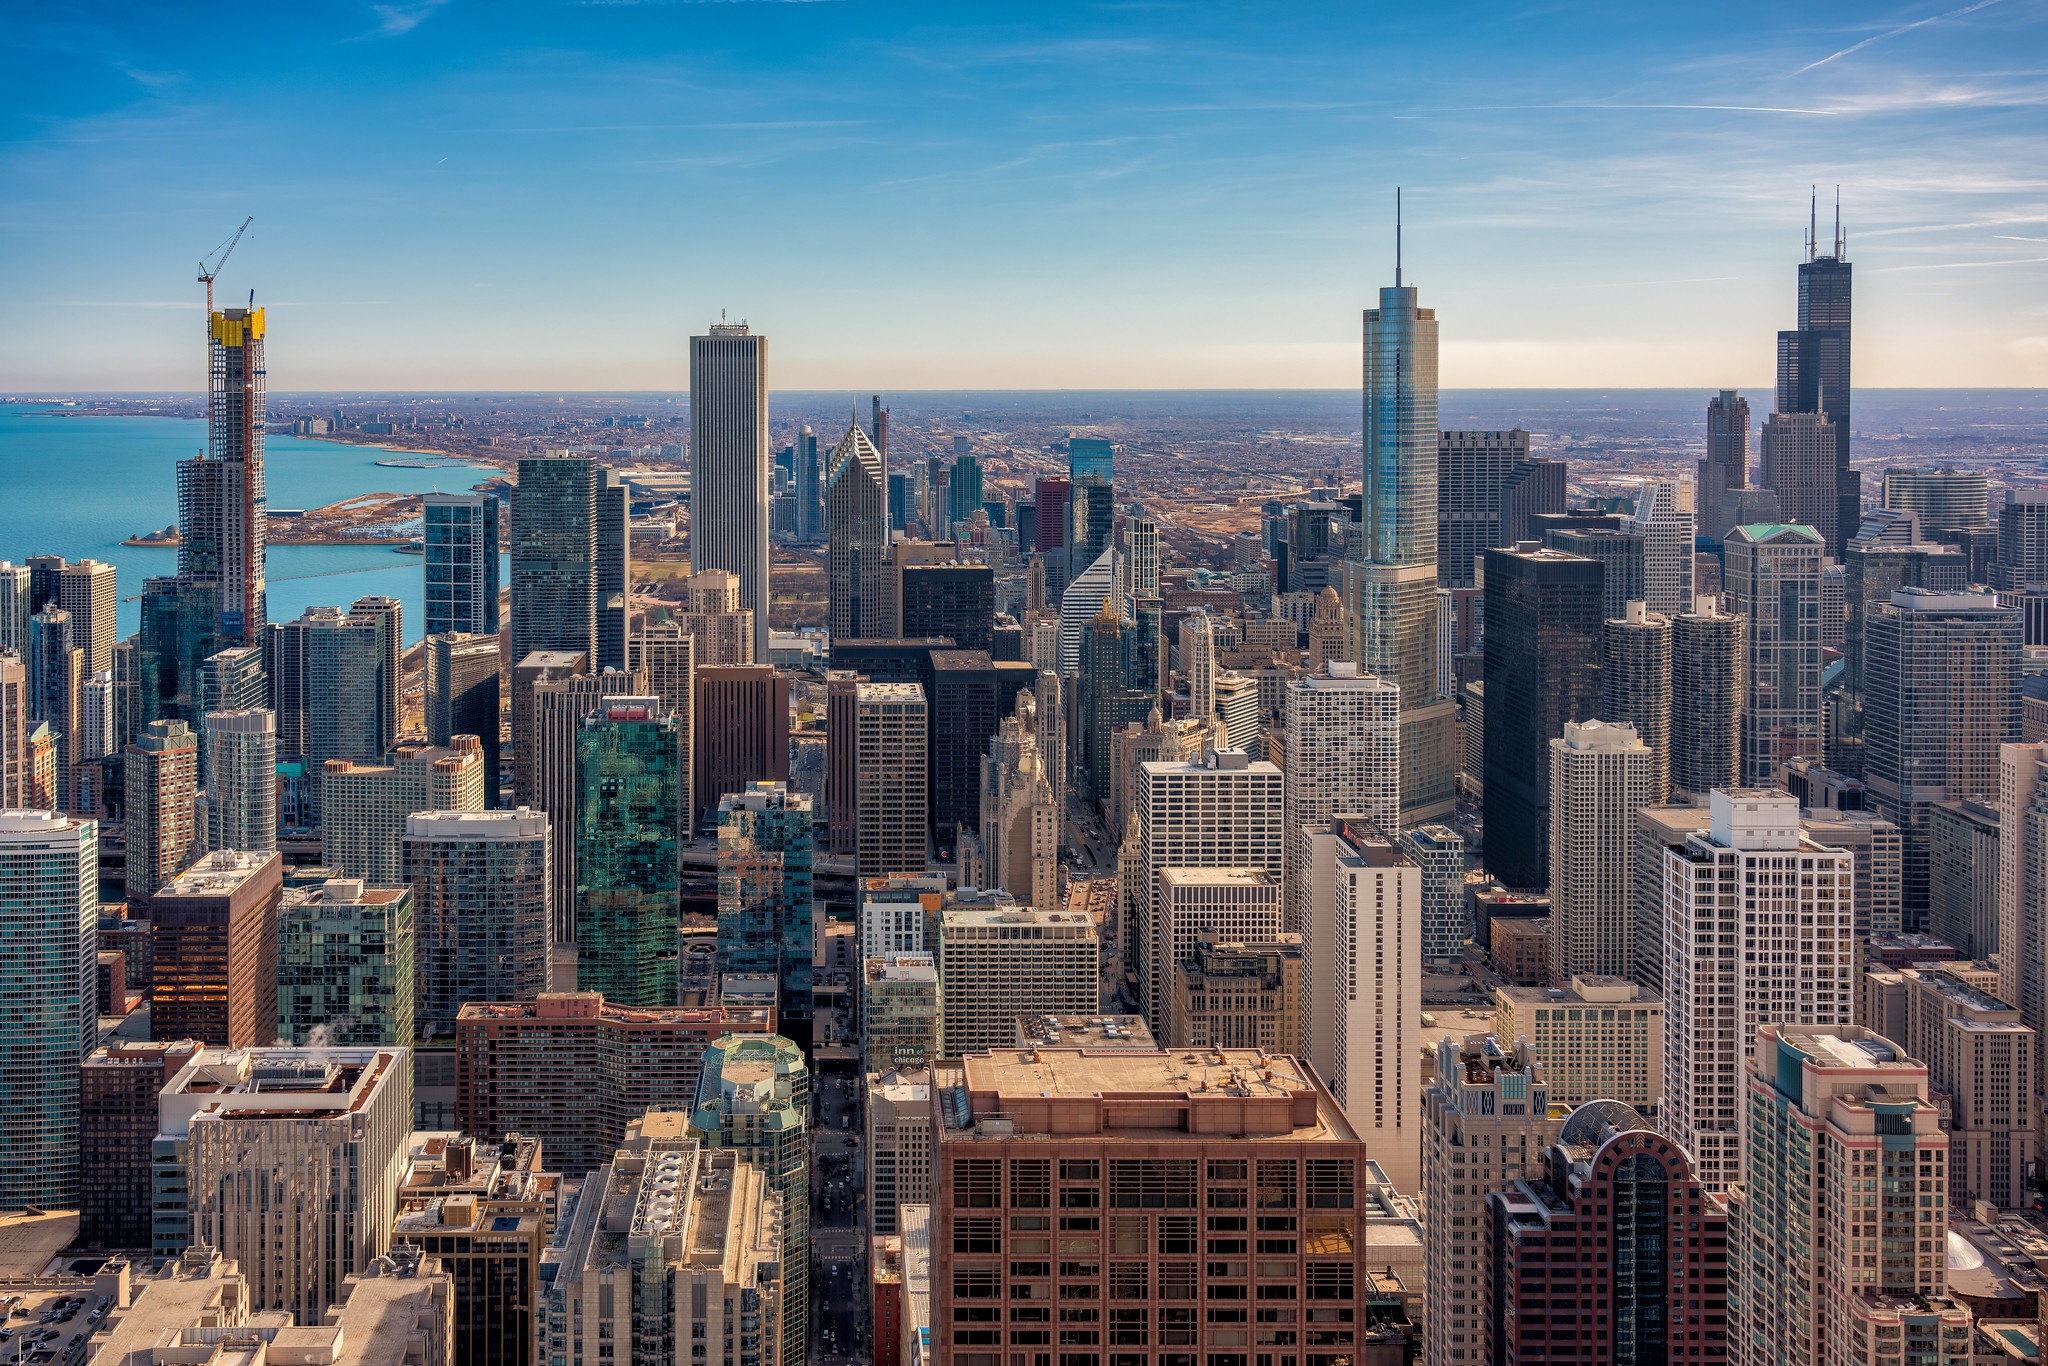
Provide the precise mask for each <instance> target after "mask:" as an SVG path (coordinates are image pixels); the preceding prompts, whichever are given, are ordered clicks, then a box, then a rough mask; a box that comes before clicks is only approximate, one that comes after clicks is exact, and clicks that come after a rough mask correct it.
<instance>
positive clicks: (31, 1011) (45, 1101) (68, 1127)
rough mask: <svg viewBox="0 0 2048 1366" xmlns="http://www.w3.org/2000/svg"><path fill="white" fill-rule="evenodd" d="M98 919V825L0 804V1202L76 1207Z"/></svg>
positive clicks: (7, 1206)
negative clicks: (2, 948)
mask: <svg viewBox="0 0 2048 1366" xmlns="http://www.w3.org/2000/svg"><path fill="white" fill-rule="evenodd" d="M98 926H99V827H98V825H97V824H96V823H94V822H92V821H89V820H79V819H77V818H76V817H72V816H66V815H62V814H59V813H58V812H54V811H22V810H0V939H4V941H5V943H6V945H7V951H6V952H5V953H4V954H0V1148H4V1149H5V1151H6V1153H7V1160H6V1161H5V1162H0V1213H8V1214H13V1213H17V1212H19V1211H21V1210H25V1209H28V1208H30V1207H35V1208H39V1209H77V1208H78V1207H79V1206H78V1194H79V1138H80V1135H79V1067H80V1065H81V1064H83V1063H84V1061H85V1059H86V1057H87V1056H88V1055H90V1054H91V1052H92V1049H93V1045H94V1043H96V1042H97V1036H98V1023H99V1013H98V1005H97V1002H98V999H99V993H98V988H97V986H96V985H95V980H94V974H95V970H96V966H97V963H98V959H99V937H98Z"/></svg>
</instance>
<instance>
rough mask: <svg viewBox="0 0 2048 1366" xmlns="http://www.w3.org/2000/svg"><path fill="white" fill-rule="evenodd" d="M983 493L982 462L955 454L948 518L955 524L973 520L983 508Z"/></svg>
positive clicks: (948, 498)
mask: <svg viewBox="0 0 2048 1366" xmlns="http://www.w3.org/2000/svg"><path fill="white" fill-rule="evenodd" d="M877 482H880V481H877ZM981 493H982V490H981V462H980V461H979V460H977V459H975V458H974V457H973V456H971V455H965V454H962V455H956V456H954V457H953V478H952V481H951V484H950V486H949V489H948V492H947V501H948V503H949V504H950V507H949V510H948V514H947V517H948V520H949V521H950V522H951V523H952V524H953V525H955V526H958V525H959V524H960V523H962V522H966V521H970V520H972V519H973V517H974V514H975V513H977V512H980V511H981V510H982V507H981Z"/></svg>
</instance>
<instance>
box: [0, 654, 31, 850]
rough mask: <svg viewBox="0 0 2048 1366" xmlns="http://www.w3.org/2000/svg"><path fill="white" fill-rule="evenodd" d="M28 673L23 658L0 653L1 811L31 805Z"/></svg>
mask: <svg viewBox="0 0 2048 1366" xmlns="http://www.w3.org/2000/svg"><path fill="white" fill-rule="evenodd" d="M31 710H32V709H31V708H30V706H29V688H28V670H26V669H24V668H23V667H22V664H21V656H20V655H17V654H8V653H5V652H0V811H4V810H8V809H10V808H22V807H26V806H28V804H29V802H28V783H29V771H28V761H29V760H28V737H29V732H30V731H32V730H34V729H35V723H34V722H33V721H32V720H31V719H30V712H31Z"/></svg>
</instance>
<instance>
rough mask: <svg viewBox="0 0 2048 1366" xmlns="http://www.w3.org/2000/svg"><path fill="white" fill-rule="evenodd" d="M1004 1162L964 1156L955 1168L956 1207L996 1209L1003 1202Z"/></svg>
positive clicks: (954, 1203)
mask: <svg viewBox="0 0 2048 1366" xmlns="http://www.w3.org/2000/svg"><path fill="white" fill-rule="evenodd" d="M1002 1179H1003V1178H1002V1164H1001V1163H1000V1162H997V1161H994V1160H992V1159H986V1158H962V1159H961V1160H960V1161H959V1163H958V1164H957V1165H956V1166H955V1167H954V1168H953V1208H954V1209H994V1208H996V1206H997V1205H998V1204H999V1203H1001V1195H1002Z"/></svg>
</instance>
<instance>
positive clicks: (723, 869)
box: [707, 782, 814, 1074]
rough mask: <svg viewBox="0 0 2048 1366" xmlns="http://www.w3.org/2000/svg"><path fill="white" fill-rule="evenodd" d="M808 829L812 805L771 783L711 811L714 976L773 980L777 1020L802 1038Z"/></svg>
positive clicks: (808, 939)
mask: <svg viewBox="0 0 2048 1366" xmlns="http://www.w3.org/2000/svg"><path fill="white" fill-rule="evenodd" d="M811 824H812V809H811V799H810V798H809V797H806V796H804V795H803V794H802V793H800V792H793V791H791V790H790V789H789V788H788V787H786V786H784V785H783V784H781V783H777V782H754V783H748V784H747V788H746V791H744V792H731V793H727V794H726V795H725V797H724V799H723V800H721V801H720V802H719V804H718V970H719V971H720V972H743V973H765V974H769V975H772V976H773V977H774V978H775V979H776V981H777V983H778V984H779V985H780V987H781V1000H780V1002H779V1005H778V1008H777V1013H776V1017H777V1019H778V1020H779V1021H780V1022H782V1024H783V1027H784V1029H785V1030H786V1031H791V1032H794V1031H796V1030H801V1031H802V1034H803V1035H804V1036H808V1034H809V1033H810V1028H811V1013H812V990H811V945H812V942H813V934H814V931H813V929H812V920H811V915H812V913H811V899H812V890H811V887H812V848H813V841H812V838H811ZM707 1074H708V1067H707Z"/></svg>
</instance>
